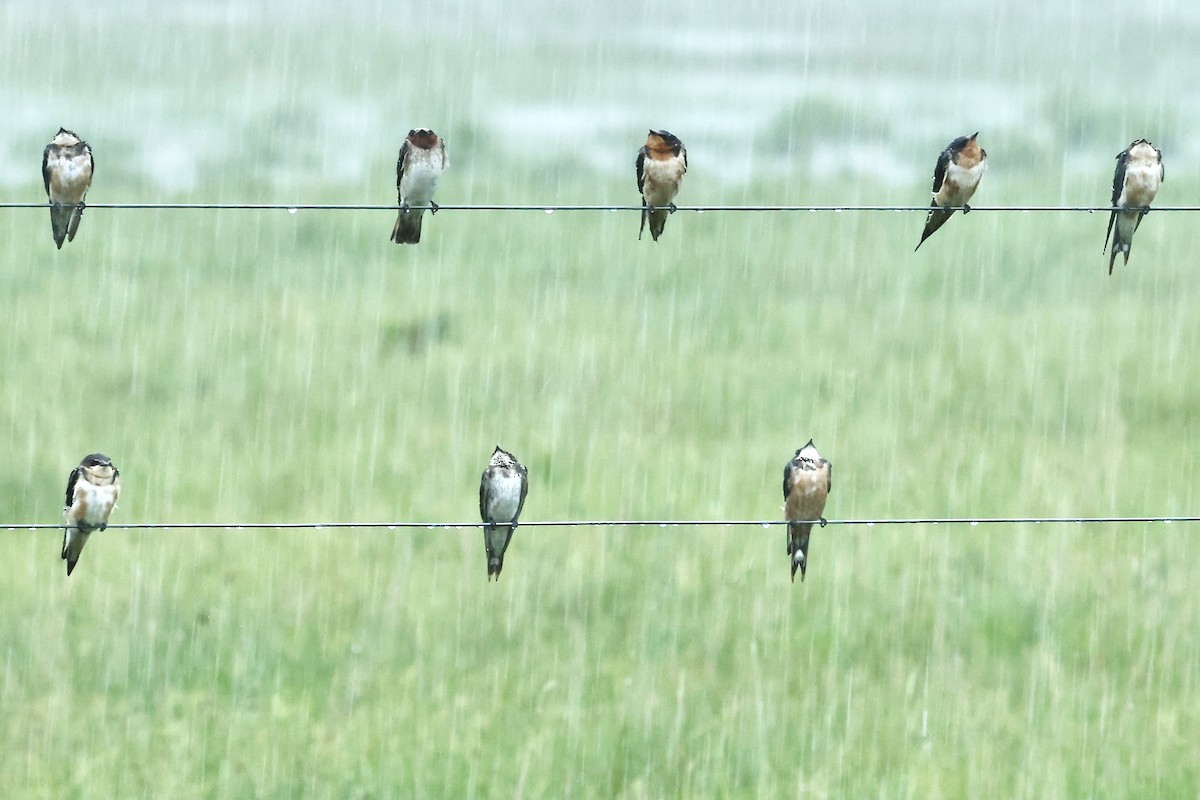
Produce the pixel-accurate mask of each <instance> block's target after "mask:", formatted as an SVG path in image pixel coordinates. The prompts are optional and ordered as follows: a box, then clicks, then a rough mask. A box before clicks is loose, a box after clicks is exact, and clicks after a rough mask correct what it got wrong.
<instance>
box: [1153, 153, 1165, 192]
mask: <svg viewBox="0 0 1200 800" xmlns="http://www.w3.org/2000/svg"><path fill="white" fill-rule="evenodd" d="M1154 152H1156V153H1158V182H1159V183H1162V182H1163V181H1165V180H1166V179H1167V171H1166V169H1164V168H1163V163H1162V150H1159V149H1158V148H1157V147H1156V148H1154Z"/></svg>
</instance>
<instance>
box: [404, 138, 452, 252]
mask: <svg viewBox="0 0 1200 800" xmlns="http://www.w3.org/2000/svg"><path fill="white" fill-rule="evenodd" d="M448 166H450V161H449V160H448V159H447V158H446V143H445V142H444V141H442V140H441V139H439V138H438V135H437V134H436V133H434V132H433V131H431V130H429V129H428V128H413V129H412V130H411V131H409V132H408V136H407V137H406V138H405V140H404V144H402V145H400V157H399V158H397V159H396V202H397V203H399V204H400V213H399V214H398V215H397V216H396V224H395V225H393V226H392V236H391V240H392V241H393V242H395V243H396V244H416V243H417V242H419V241H421V217H422V216H424V214H425V206H429V208H430V211H431V213H434V214H436V213H437V210H438V204H437V203H435V202H433V193H434V191H435V190H436V189H437V185H438V179H439V178H441V177H442V172H444V171H445V169H446V167H448Z"/></svg>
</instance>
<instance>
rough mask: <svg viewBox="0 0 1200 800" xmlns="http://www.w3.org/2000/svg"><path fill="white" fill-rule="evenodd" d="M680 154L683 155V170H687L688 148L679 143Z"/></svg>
mask: <svg viewBox="0 0 1200 800" xmlns="http://www.w3.org/2000/svg"><path fill="white" fill-rule="evenodd" d="M679 155H681V156H683V171H684V172H687V148H686V147H684V146H683V145H679Z"/></svg>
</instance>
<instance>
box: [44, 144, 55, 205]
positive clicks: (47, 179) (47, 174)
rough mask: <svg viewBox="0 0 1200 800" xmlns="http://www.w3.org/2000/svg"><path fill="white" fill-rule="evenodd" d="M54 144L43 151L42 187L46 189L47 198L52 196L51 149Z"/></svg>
mask: <svg viewBox="0 0 1200 800" xmlns="http://www.w3.org/2000/svg"><path fill="white" fill-rule="evenodd" d="M52 147H54V145H52V144H48V145H46V149H45V150H43V151H42V185H43V186H45V187H46V197H49V196H50V148H52Z"/></svg>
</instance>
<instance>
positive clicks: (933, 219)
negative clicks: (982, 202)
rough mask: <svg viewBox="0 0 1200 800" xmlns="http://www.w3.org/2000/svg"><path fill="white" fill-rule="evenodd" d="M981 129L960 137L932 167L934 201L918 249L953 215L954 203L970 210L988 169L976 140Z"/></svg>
mask: <svg viewBox="0 0 1200 800" xmlns="http://www.w3.org/2000/svg"><path fill="white" fill-rule="evenodd" d="M978 136H979V132H978V131H976V132H975V133H972V134H971V135H970V136H960V137H958V138H957V139H955V140H954V141H953V142H951V143H950V144H949V146H947V147H946V149H945V150H943V151H942V154H941V155H940V156H938V160H937V164H936V165H935V166H934V168H933V200H932V201H930V203H929V214H928V215H927V216H926V217H925V230H924V231H922V232H921V241H919V242H917V246H916V247H915V248H914V251H915V250H920V249H921V245H922V244H924V243H925V240H926V239H928V238H929V237H930V236H933V234H934V232H935V231H936V230H937V229H938V228H940V227H942V226H943V225H945V224H946V220H948V219H950V217H951V216H952V215H953V214H954V207H955V206H962V210H963V213H964V214H966V213H968V212H970V210H971V207H970V206H969V205H967V201H969V200H970V199H971V196H972V195H974V194H975V190H976V189H977V188H978V187H979V180H980V178H982V177H983V173H984V171H986V170H987V151H986V150H984V149H983V148H982V147H980V146H979V142H978V141H976V139H977V137H978Z"/></svg>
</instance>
